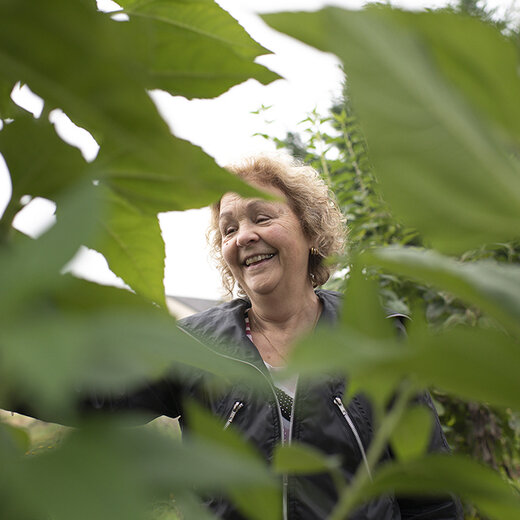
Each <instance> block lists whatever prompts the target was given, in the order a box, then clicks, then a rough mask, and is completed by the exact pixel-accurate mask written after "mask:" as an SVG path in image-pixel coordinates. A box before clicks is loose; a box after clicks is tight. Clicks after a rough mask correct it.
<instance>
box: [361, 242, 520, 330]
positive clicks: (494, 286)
mask: <svg viewBox="0 0 520 520" xmlns="http://www.w3.org/2000/svg"><path fill="white" fill-rule="evenodd" d="M363 260H364V261H366V262H369V263H372V264H376V265H378V266H380V267H384V268H385V269H390V270H392V271H394V272H397V273H399V274H401V275H405V276H409V277H412V278H414V279H416V280H419V281H421V282H424V283H430V284H433V285H435V286H437V287H438V288H440V289H443V290H446V291H449V292H450V293H452V294H454V295H456V296H458V297H459V298H461V299H462V300H465V301H466V302H467V303H469V304H473V305H476V306H478V307H480V308H481V309H482V310H483V311H486V312H488V313H489V314H490V315H491V316H493V317H494V318H496V319H497V320H498V321H499V322H500V323H501V324H502V325H504V326H505V327H507V328H508V329H509V330H511V331H512V332H514V333H516V334H517V335H520V267H518V266H517V265H508V264H503V263H502V264H499V263H496V262H493V261H486V260H482V261H478V262H472V263H461V262H457V261H456V260H453V259H451V258H447V257H444V256H442V255H440V254H438V253H436V252H434V251H424V250H417V249H411V248H400V247H390V248H385V249H376V250H373V251H369V252H367V253H366V254H365V255H364V257H363Z"/></svg>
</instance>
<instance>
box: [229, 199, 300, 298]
mask: <svg viewBox="0 0 520 520" xmlns="http://www.w3.org/2000/svg"><path fill="white" fill-rule="evenodd" d="M270 191H272V192H273V193H274V194H275V195H276V196H277V197H279V198H281V199H283V198H284V197H283V194H282V193H281V192H280V191H279V190H276V189H271V190H270ZM219 225H220V230H221V234H222V255H223V257H224V260H225V261H226V263H227V265H228V267H229V269H230V270H231V272H232V273H233V276H234V277H235V279H236V280H237V282H238V283H239V284H240V287H242V289H243V290H244V291H245V292H246V294H247V295H248V296H249V298H250V299H251V300H254V298H255V296H257V295H264V296H265V295H275V294H278V295H279V296H282V295H283V294H286V292H285V291H288V290H289V289H294V287H303V286H305V285H306V284H309V274H308V262H309V248H310V244H309V240H308V239H307V237H306V236H305V235H304V233H303V230H302V227H301V224H300V221H299V219H298V218H297V216H296V215H295V213H294V212H293V211H292V209H291V208H290V206H289V205H288V204H287V203H284V202H271V201H267V200H262V199H244V198H242V197H240V196H239V195H237V194H235V193H228V194H226V195H224V197H222V200H221V204H220V218H219Z"/></svg>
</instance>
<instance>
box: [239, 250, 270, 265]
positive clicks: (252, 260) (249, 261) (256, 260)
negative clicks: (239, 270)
mask: <svg viewBox="0 0 520 520" xmlns="http://www.w3.org/2000/svg"><path fill="white" fill-rule="evenodd" d="M274 255H275V253H267V254H262V255H254V256H250V257H248V258H246V259H245V261H244V265H245V266H246V267H250V266H252V265H258V264H260V263H262V262H265V261H267V260H270V259H271V258H273V256H274Z"/></svg>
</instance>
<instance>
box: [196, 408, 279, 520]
mask: <svg viewBox="0 0 520 520" xmlns="http://www.w3.org/2000/svg"><path fill="white" fill-rule="evenodd" d="M188 418H189V422H190V425H191V428H192V429H193V432H194V433H195V435H196V436H197V438H200V439H204V440H206V441H207V442H208V443H215V445H217V446H219V447H220V448H225V449H229V450H231V451H232V452H233V454H234V455H235V456H236V457H240V458H241V460H243V461H246V462H247V463H248V464H249V465H251V466H254V467H257V468H258V469H257V471H260V472H262V471H266V464H265V461H264V460H263V458H262V456H261V454H260V452H258V451H257V450H256V449H255V448H254V447H253V445H252V444H248V443H247V442H246V441H245V439H243V438H242V437H241V436H240V435H239V433H238V432H235V431H234V430H233V428H228V429H223V428H222V423H221V422H220V421H219V420H217V419H216V418H215V417H214V416H212V415H210V413H209V412H207V411H205V410H203V409H202V408H201V407H200V406H198V405H197V404H196V403H195V402H192V403H190V406H189V409H188ZM230 496H231V497H232V498H233V500H234V502H235V503H236V504H237V506H238V508H239V509H240V510H241V511H242V512H243V513H245V514H246V515H247V518H250V519H251V520H262V519H264V518H273V519H276V518H280V516H281V511H282V503H281V495H280V489H279V482H277V480H276V479H274V475H273V481H272V482H271V483H270V484H268V485H264V486H258V485H257V486H255V487H250V486H247V485H246V488H244V486H234V487H233V489H231V490H230Z"/></svg>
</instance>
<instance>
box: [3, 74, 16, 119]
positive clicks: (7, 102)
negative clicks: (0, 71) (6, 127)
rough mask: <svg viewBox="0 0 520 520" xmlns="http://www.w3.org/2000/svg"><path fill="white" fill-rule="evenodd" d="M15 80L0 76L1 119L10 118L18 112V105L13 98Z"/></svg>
mask: <svg viewBox="0 0 520 520" xmlns="http://www.w3.org/2000/svg"><path fill="white" fill-rule="evenodd" d="M13 87H14V81H6V80H5V79H4V78H0V119H8V118H10V117H13V114H14V113H16V105H15V104H14V103H13V101H12V99H11V92H12V90H13Z"/></svg>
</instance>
